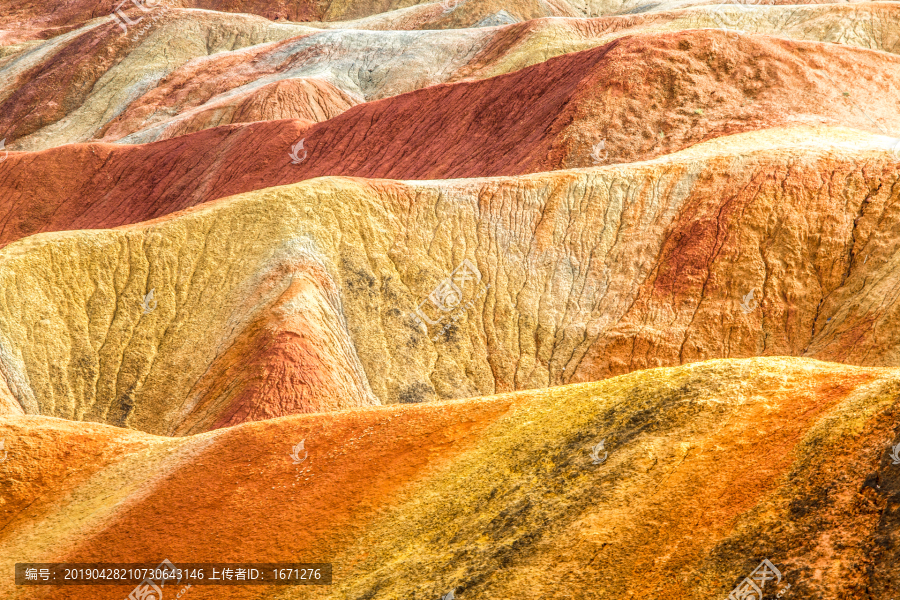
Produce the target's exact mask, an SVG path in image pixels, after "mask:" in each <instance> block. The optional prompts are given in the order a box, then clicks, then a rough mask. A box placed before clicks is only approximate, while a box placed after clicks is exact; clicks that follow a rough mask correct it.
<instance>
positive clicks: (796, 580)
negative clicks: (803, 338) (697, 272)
mask: <svg viewBox="0 0 900 600" xmlns="http://www.w3.org/2000/svg"><path fill="white" fill-rule="evenodd" d="M898 398H900V375H898V370H897V369H875V368H860V367H850V366H842V365H835V364H827V363H822V362H818V361H813V360H807V359H787V358H756V359H748V360H716V361H710V362H703V363H698V364H694V365H688V366H682V367H677V368H670V369H653V370H647V371H641V372H637V373H631V374H629V375H624V376H621V377H616V378H612V379H608V380H605V381H602V382H597V383H589V384H579V385H571V386H562V387H557V388H554V389H552V390H534V391H527V392H519V393H516V394H504V395H501V396H495V397H490V398H483V399H479V400H473V401H465V402H458V401H457V402H441V403H434V404H428V405H414V406H389V407H388V406H385V407H374V408H365V409H355V410H352V411H345V412H337V413H323V414H317V415H297V416H291V417H285V418H281V419H272V420H266V421H261V422H255V423H244V424H242V425H238V426H235V427H230V428H226V429H221V430H218V431H214V432H210V433H207V434H202V435H190V436H187V437H181V438H174V439H173V438H166V437H157V436H152V435H148V434H145V433H141V432H135V431H129V430H124V429H119V428H115V427H110V426H107V425H100V424H92V423H73V422H71V421H66V420H60V419H52V418H49V417H42V416H31V415H29V416H2V417H0V438H5V439H6V440H7V450H8V453H9V457H8V459H7V460H6V461H4V462H2V463H0V494H2V495H0V497H2V498H3V503H2V504H0V545H2V547H3V548H4V552H3V553H2V555H0V565H2V568H3V569H4V570H5V571H7V572H10V571H11V570H12V568H13V564H14V562H17V561H20V560H32V561H47V562H56V561H59V562H64V561H75V560H83V561H122V562H138V561H144V560H147V558H146V557H147V556H148V555H149V556H153V557H157V556H158V555H160V554H164V555H165V556H166V557H168V558H169V559H170V560H172V561H173V562H175V563H176V564H178V563H179V562H201V561H209V560H213V559H214V560H219V561H235V562H237V561H259V562H264V561H283V562H292V561H297V560H304V559H310V558H312V557H315V558H316V560H321V561H323V562H331V563H332V564H333V565H334V582H335V583H334V585H332V586H318V587H317V586H288V587H279V588H274V587H256V586H234V587H227V588H221V587H215V586H193V587H191V588H190V590H188V592H187V593H186V594H185V595H189V596H190V597H193V598H197V599H201V600H202V599H210V600H212V599H215V598H221V597H222V595H223V594H226V593H227V597H228V598H241V599H243V598H246V599H251V598H252V599H261V598H266V599H269V598H280V599H307V598H309V599H312V598H333V599H335V600H337V599H345V598H379V599H384V600H433V599H435V598H440V597H442V596H443V595H445V594H447V593H448V592H449V591H450V590H451V589H452V590H454V591H455V596H456V597H457V598H460V599H462V600H464V599H467V598H479V599H487V600H506V599H509V598H525V599H529V600H539V599H546V598H554V599H559V600H562V599H564V598H585V599H591V600H600V599H605V598H616V597H632V598H646V599H648V600H672V599H675V600H694V599H696V598H725V597H726V596H727V595H728V594H729V592H730V591H731V590H732V589H734V588H735V586H736V585H737V584H738V583H739V582H740V581H742V580H743V578H744V577H746V576H747V575H749V574H750V573H751V572H752V571H753V570H754V569H755V568H756V567H757V566H758V565H759V563H760V562H761V561H762V560H763V559H768V560H769V561H771V563H772V564H773V566H775V568H777V569H778V570H779V573H780V580H779V581H775V580H774V579H773V580H772V581H770V582H768V583H767V584H766V585H765V586H764V588H763V589H764V592H765V593H766V594H767V595H766V597H767V598H772V597H775V595H776V593H777V592H779V591H782V590H784V589H786V588H787V587H788V585H789V586H790V588H789V589H788V592H787V594H788V595H790V596H791V597H794V598H840V599H842V600H890V599H891V598H892V597H894V596H892V595H895V594H896V590H897V589H898V585H900V580H898V574H897V571H896V569H895V568H894V565H896V562H897V560H898V558H900V557H898V548H900V544H898V540H897V535H898V534H897V519H898V511H897V508H898V506H900V467H898V466H896V465H893V464H892V460H891V458H890V450H891V446H892V445H896V444H900V436H898V434H897V431H896V421H897V416H898V411H900V405H898ZM300 440H305V447H306V449H307V451H308V456H307V457H306V460H304V461H303V462H302V463H301V464H299V465H297V464H294V461H293V460H292V458H291V456H290V452H291V448H292V446H293V445H295V444H296V443H297V442H299V441H300ZM601 441H603V442H604V449H603V450H601V451H599V452H597V454H596V455H597V457H598V459H600V460H602V462H601V463H600V464H595V462H596V461H594V460H592V458H591V452H592V449H593V448H595V447H596V445H597V444H598V443H599V442H601ZM149 522H152V523H153V526H152V527H150V526H148V523H149ZM154 560H156V558H154ZM822 565H827V566H828V568H822ZM132 587H133V586H91V587H89V586H67V587H59V588H41V587H32V588H22V587H19V588H15V587H14V586H13V585H12V582H11V579H10V578H4V579H3V580H2V581H0V593H2V594H3V596H4V597H5V598H47V599H50V598H52V599H53V600H59V599H66V600H121V599H122V598H124V597H126V596H127V594H128V593H129V592H130V591H131V588H132ZM167 588H168V585H167ZM179 589H180V588H179V587H175V588H174V591H175V592H177V591H178V590H179ZM222 590H225V592H223V591H222ZM168 593H169V592H168V591H166V594H168Z"/></svg>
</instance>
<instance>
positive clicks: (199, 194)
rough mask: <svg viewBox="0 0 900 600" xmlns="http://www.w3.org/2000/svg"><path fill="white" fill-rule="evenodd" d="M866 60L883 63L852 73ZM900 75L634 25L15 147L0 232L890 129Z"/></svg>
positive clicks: (834, 54) (776, 46)
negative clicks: (451, 76) (325, 92)
mask: <svg viewBox="0 0 900 600" xmlns="http://www.w3.org/2000/svg"><path fill="white" fill-rule="evenodd" d="M860 69H863V70H865V71H866V72H873V73H878V74H879V75H878V77H872V78H870V79H867V78H863V79H860V78H858V77H857V76H856V72H857V70H860ZM897 80H900V57H898V56H896V55H893V54H888V53H885V52H878V51H871V50H864V49H859V48H851V47H845V46H840V45H837V44H821V43H816V42H796V41H789V40H782V39H777V38H771V37H766V36H749V35H737V34H734V33H728V34H726V33H723V32H721V31H716V30H695V31H683V32H675V33H665V34H658V35H635V36H629V37H625V38H622V39H619V40H616V41H614V42H611V43H609V44H606V45H604V46H602V47H599V48H594V49H591V50H586V51H583V52H576V53H570V54H566V55H563V56H559V57H556V58H553V59H550V60H548V61H546V62H542V63H539V64H537V65H534V66H531V67H528V68H525V69H522V70H519V71H516V72H513V73H509V74H507V75H501V76H498V77H492V78H489V79H486V80H481V81H473V82H461V83H455V84H448V85H437V86H432V87H429V88H426V89H422V90H418V91H414V92H410V93H408V94H402V95H399V96H394V97H390V98H386V99H384V100H380V101H376V102H367V103H364V104H360V105H357V106H355V107H353V108H350V109H349V110H347V111H346V112H343V113H341V114H339V115H337V116H335V117H334V118H332V119H329V120H327V121H325V122H323V123H318V124H316V125H314V126H312V127H307V125H308V122H307V121H265V122H259V123H254V124H249V125H229V126H223V127H220V128H214V129H209V130H206V131H201V132H199V133H195V134H193V135H186V136H181V137H177V138H174V139H171V140H165V141H162V142H157V143H153V144H146V145H142V146H118V145H112V144H93V143H92V144H86V145H69V146H62V147H58V148H52V149H49V150H45V151H41V152H12V153H10V154H9V157H8V159H7V160H6V161H5V162H3V163H2V164H0V216H2V219H0V245H2V244H5V243H9V242H10V241H12V240H15V239H19V238H21V237H24V236H27V235H31V234H34V233H38V232H44V231H54V230H60V229H87V228H98V227H115V226H118V225H123V224H128V223H136V222H140V221H143V220H147V219H151V218H156V217H159V216H163V215H165V214H168V213H171V212H174V211H177V210H181V209H184V208H187V207H190V206H194V205H196V204H199V203H202V202H205V201H208V200H212V199H215V198H221V197H225V196H228V195H231V194H237V193H241V192H245V191H250V190H257V189H263V188H267V187H271V186H274V185H281V184H286V183H293V182H297V181H302V180H304V179H309V178H313V177H318V176H322V175H351V176H357V177H369V178H391V179H439V178H456V177H481V176H495V175H515V174H523V173H532V172H541V171H549V170H555V169H562V168H573V167H588V166H594V165H607V164H616V163H626V162H632V161H638V160H645V159H648V158H653V157H658V156H662V155H665V154H668V153H671V152H673V151H677V150H681V149H684V148H686V147H689V146H691V145H693V144H696V143H698V142H701V141H704V140H708V139H712V138H716V137H719V136H724V135H728V134H733V133H740V132H747V131H756V130H761V129H765V128H770V127H776V126H788V125H791V126H794V125H799V124H807V125H820V124H828V125H835V126H837V125H840V126H844V127H853V128H856V129H860V130H863V131H868V132H871V133H876V134H882V133H886V132H892V131H900V116H898V115H900V99H898V97H897V95H896V94H895V93H894V88H893V83H892V82H894V81H897ZM875 119H877V121H876V120H875ZM301 141H302V142H303V143H302V148H301V147H300V146H298V144H299V143H300V142H301ZM895 141H896V142H898V143H900V139H898V140H895ZM292 149H294V154H293V155H292V154H291V151H292Z"/></svg>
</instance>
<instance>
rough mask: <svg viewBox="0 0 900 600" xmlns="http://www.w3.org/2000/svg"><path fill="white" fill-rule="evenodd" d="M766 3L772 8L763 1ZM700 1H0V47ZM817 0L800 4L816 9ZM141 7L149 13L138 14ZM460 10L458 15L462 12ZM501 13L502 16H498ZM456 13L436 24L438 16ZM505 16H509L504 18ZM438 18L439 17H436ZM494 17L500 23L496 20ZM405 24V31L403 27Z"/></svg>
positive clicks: (458, 20)
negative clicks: (177, 13) (123, 32)
mask: <svg viewBox="0 0 900 600" xmlns="http://www.w3.org/2000/svg"><path fill="white" fill-rule="evenodd" d="M763 1H764V2H765V3H766V4H774V3H776V2H771V1H770V0H763ZM704 3H705V0H663V1H662V2H656V1H652V2H648V1H647V0H587V1H582V2H575V1H572V0H553V1H552V2H544V1H542V0H517V1H516V2H512V3H498V2H497V0H467V1H466V2H463V1H462V0H444V2H435V1H430V0H429V1H421V0H370V1H368V2H361V1H354V2H351V1H350V0H325V1H315V0H165V1H163V0H153V1H146V2H141V3H137V2H122V1H121V0H71V1H69V2H66V3H64V4H62V5H60V6H58V7H55V10H52V11H48V10H46V6H45V5H44V4H43V3H41V2H36V1H34V0H31V1H22V0H2V1H0V44H4V45H8V44H15V43H23V42H24V43H27V42H28V41H30V40H38V39H48V38H51V37H53V36H57V35H60V34H64V33H66V32H69V31H71V30H73V29H75V28H78V27H81V26H83V25H84V24H85V23H88V22H90V21H91V20H92V19H101V20H104V21H105V20H111V17H110V16H108V15H112V14H113V11H114V10H117V9H118V10H120V11H122V12H123V13H124V14H125V16H126V17H127V18H128V19H131V20H137V19H142V18H143V19H146V18H147V17H148V15H147V14H146V13H147V12H156V13H159V12H166V11H172V10H177V9H179V8H187V9H205V10H207V11H211V12H221V13H247V14H252V15H259V16H262V17H265V18H266V19H273V20H279V21H284V20H290V21H296V22H311V21H318V22H320V23H316V24H317V25H321V24H322V23H321V22H326V23H327V22H334V21H345V22H349V24H350V25H351V26H354V25H355V22H354V21H352V20H359V19H366V17H371V16H373V15H387V19H386V21H387V23H389V25H387V26H386V27H383V28H386V29H401V28H402V29H408V28H410V24H409V21H410V20H412V21H413V22H414V23H416V22H418V23H417V24H418V26H419V27H420V28H422V29H445V28H450V27H472V26H481V25H484V24H485V20H487V23H491V22H495V21H497V20H499V22H500V23H502V22H504V20H505V19H509V18H512V19H519V20H526V19H535V18H540V17H598V16H602V15H609V14H629V13H643V12H647V11H662V10H673V9H677V8H679V7H684V6H691V5H695V4H700V5H702V4H704ZM821 3H822V2H820V0H813V1H812V2H800V3H799V4H821ZM140 6H143V7H144V8H147V9H155V11H153V10H150V11H148V10H143V9H141V10H139V7H140ZM461 9H462V10H461ZM501 10H502V11H504V13H505V15H503V14H501V15H497V13H498V12H500V11H501ZM453 12H458V13H459V14H456V15H452V16H453V17H454V18H452V19H446V20H440V21H441V22H438V23H434V22H432V23H428V22H427V21H428V20H429V19H431V20H432V21H439V15H441V14H442V13H444V14H447V13H453ZM395 13H401V14H402V13H411V17H412V18H410V17H407V18H406V19H405V21H406V23H404V22H403V20H399V22H398V19H397V17H396V15H395ZM506 15H508V16H506ZM436 17H438V18H436ZM498 17H499V18H498ZM504 17H505V18H504ZM404 25H405V26H404Z"/></svg>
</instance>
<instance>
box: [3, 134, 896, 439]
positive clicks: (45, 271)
mask: <svg viewBox="0 0 900 600" xmlns="http://www.w3.org/2000/svg"><path fill="white" fill-rule="evenodd" d="M889 141H890V140H886V139H885V138H877V137H874V136H868V135H865V134H860V133H858V132H852V131H849V130H833V129H821V130H816V129H807V128H800V129H795V130H770V131H765V132H759V133H755V134H748V135H745V136H735V137H732V138H727V139H720V140H716V141H714V142H709V143H707V144H703V145H700V146H697V147H695V148H693V149H691V150H688V151H685V152H683V153H680V154H675V155H672V156H670V157H666V158H665V159H659V160H656V161H649V162H644V163H635V164H631V165H623V166H618V167H607V168H598V169H582V170H571V171H557V172H554V173H545V174H537V175H529V176H519V177H510V178H495V179H473V180H457V181H440V182H438V181H435V182H398V181H378V180H361V179H348V178H322V179H316V180H310V181H307V182H304V183H300V184H295V185H292V186H286V187H279V188H271V189H268V190H264V191H259V192H252V193H247V194H244V195H240V196H234V197H230V198H227V199H222V200H220V201H217V202H214V203H210V204H207V205H205V206H203V207H198V208H196V209H192V210H190V211H186V212H183V213H179V214H176V215H171V216H169V217H166V218H163V219H157V220H155V221H151V222H147V223H143V224H139V225H134V226H129V227H126V228H120V229H116V230H99V231H82V232H70V233H55V234H42V235H38V236H33V237H31V238H27V239H25V240H22V241H20V242H16V243H13V244H11V245H9V246H7V247H5V248H4V249H2V250H0V290H2V295H0V368H2V373H3V376H4V378H5V380H6V382H7V385H8V386H9V388H10V390H11V394H12V395H13V397H14V398H15V399H16V401H17V402H18V403H19V405H20V406H21V407H22V409H23V410H25V411H26V412H28V413H30V414H35V413H40V414H45V415H54V416H59V417H63V418H69V419H77V420H92V421H101V422H106V423H111V424H116V425H127V426H130V427H135V428H137V429H141V430H144V431H148V432H151V433H167V434H171V433H175V432H182V433H183V432H187V431H196V430H197V429H196V428H197V427H199V428H201V429H202V428H203V427H207V426H213V425H215V424H218V425H221V424H233V423H234V422H235V421H234V420H233V419H232V418H231V417H229V416H228V415H234V414H236V415H259V416H260V417H262V416H276V415H278V414H290V413H292V412H306V411H314V410H316V407H317V406H318V407H320V408H321V409H325V408H326V407H327V408H332V409H333V408H341V407H347V406H348V404H342V403H341V402H349V403H350V404H349V406H357V405H365V404H370V403H374V402H381V403H394V402H419V401H424V400H433V399H436V398H462V397H472V396H481V395H486V394H490V393H494V392H504V391H512V390H518V389H529V388H543V387H549V386H555V385H560V384H563V383H570V382H581V381H595V380H598V379H601V378H604V377H608V376H610V375H617V374H620V373H625V372H629V371H632V370H636V369H643V368H647V367H653V366H660V365H674V364H680V363H687V362H693V361H697V360H702V359H707V358H716V357H742V356H753V355H794V356H810V357H816V358H823V359H827V360H833V361H840V362H845V363H850V364H862V365H887V366H895V365H900V353H898V352H900V351H898V347H900V327H898V325H900V324H898V310H900V304H898V302H897V296H896V286H895V285H894V273H895V272H896V270H897V268H898V265H897V261H898V260H900V258H898V257H900V255H898V245H900V239H898V232H900V225H898V222H897V219H898V211H897V203H898V202H900V195H898V191H897V189H898V188H897V180H898V174H900V160H898V157H897V155H896V154H895V153H893V152H889V151H888V150H887V149H888V146H887V142H889ZM151 291H153V292H154V298H153V302H148V301H147V299H146V295H147V294H148V293H149V292H151ZM148 309H150V310H149V311H148ZM417 310H418V316H417ZM282 342H284V343H289V347H290V349H289V350H284V349H283V348H282V346H281V343H282ZM261 348H262V349H265V350H261ZM258 352H263V355H258V354H257V353H258ZM271 364H275V365H279V366H278V369H279V370H278V371H277V372H278V373H280V372H281V369H284V373H285V374H284V376H283V377H282V376H281V375H278V376H274V377H273V376H270V375H264V374H269V373H271V372H272V370H271V368H270V367H267V366H266V365H271ZM291 373H293V375H292V374H291ZM369 390H371V392H370V391H369ZM340 398H343V399H344V400H342V401H340V400H338V399H340ZM310 399H316V400H314V401H313V400H310ZM248 418H249V417H248ZM240 419H241V417H238V420H240ZM204 424H205V425H204ZM185 428H187V429H185ZM192 428H193V429H192Z"/></svg>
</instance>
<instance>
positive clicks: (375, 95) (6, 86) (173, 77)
mask: <svg viewBox="0 0 900 600" xmlns="http://www.w3.org/2000/svg"><path fill="white" fill-rule="evenodd" d="M472 4H473V3H472V2H471V0H470V2H466V3H463V4H460V5H459V7H458V8H459V10H463V9H464V8H467V7H470V6H472ZM419 8H421V9H423V10H431V11H433V10H438V11H442V10H443V8H442V6H441V5H440V4H427V5H422V6H421V7H419ZM731 13H734V14H733V15H732V14H731ZM448 18H450V17H449V16H448ZM898 24H900V5H898V4H897V3H891V2H881V3H879V2H875V3H865V4H852V5H851V4H846V5H808V6H793V5H792V6H765V5H764V6H755V7H738V6H732V7H730V8H728V7H727V6H724V7H723V6H722V5H718V4H717V5H712V6H701V7H695V8H691V9H685V10H680V11H674V12H665V13H657V12H651V13H648V14H642V15H634V16H627V17H608V18H597V19H576V18H565V19H561V18H552V19H538V20H533V21H529V22H523V23H518V24H515V25H511V26H508V27H481V28H474V29H451V30H446V29H442V26H438V25H436V26H435V27H433V28H430V30H427V31H377V32H375V31H361V30H359V29H355V28H356V27H358V26H361V24H358V23H354V24H352V27H353V28H351V29H346V28H344V29H334V30H326V31H320V30H316V29H313V28H310V27H304V26H301V25H297V24H284V23H271V22H268V21H266V20H264V19H262V18H260V17H254V16H250V15H237V14H229V13H213V12H209V11H200V10H184V9H172V10H167V11H162V12H160V13H159V14H156V13H154V15H153V18H152V19H151V18H150V17H149V16H148V17H147V19H146V23H143V24H140V27H139V28H138V26H137V25H136V26H135V27H134V28H133V29H134V31H132V32H131V33H130V34H128V35H125V34H123V32H122V30H121V29H120V28H119V27H118V26H116V24H115V23H113V22H109V21H104V20H98V21H93V22H92V24H90V25H86V26H85V27H84V28H82V29H80V30H77V31H74V32H72V33H69V34H66V35H62V36H58V37H55V38H53V39H51V40H48V41H45V42H41V43H39V44H36V45H34V46H29V47H28V49H27V50H26V49H25V48H24V47H23V49H22V50H21V51H20V52H18V53H16V52H13V51H12V50H8V51H7V52H8V53H10V56H9V57H8V58H6V59H5V60H3V59H0V82H3V83H2V84H0V99H2V100H3V102H2V104H0V108H2V110H0V136H2V137H3V138H4V139H5V140H6V146H7V148H10V149H13V150H32V151H33V150H41V149H46V148H50V147H54V146H58V145H61V144H66V143H77V142H85V141H89V140H102V141H121V142H126V143H146V142H149V141H154V140H160V139H167V138H171V137H175V136H178V135H184V134H186V133H191V132H194V131H199V130H201V129H205V128H209V127H215V126H219V125H225V124H229V123H248V122H253V121H261V120H274V119H288V118H293V119H302V120H306V121H309V122H310V123H315V122H321V121H325V120H327V119H329V118H332V117H334V116H336V115H337V114H340V113H341V112H343V111H345V110H347V109H348V108H350V107H351V106H353V105H355V104H358V103H360V102H363V101H372V100H378V99H381V98H386V97H390V96H395V95H397V94H401V93H405V92H409V91H413V90H417V89H421V88H423V87H427V86H430V85H435V84H439V83H448V82H455V81H460V80H463V79H467V78H468V79H483V78H487V77H494V76H497V75H503V74H505V73H509V72H512V71H516V70H519V69H522V68H525V67H529V66H532V65H535V64H537V63H540V62H542V61H545V60H548V59H550V58H553V57H555V56H559V55H562V54H566V53H572V52H577V51H581V50H586V49H590V48H594V47H597V46H601V45H604V44H607V43H609V42H611V41H613V40H615V39H618V38H621V37H625V36H629V35H634V34H642V33H643V34H648V35H659V34H663V33H666V32H675V31H681V30H688V29H701V28H713V29H714V30H717V31H718V30H721V29H722V28H731V29H733V30H735V31H738V30H740V31H743V32H746V33H762V34H766V35H773V36H779V37H783V38H786V39H793V40H798V41H819V42H833V43H841V44H846V45H850V46H858V47H861V48H867V49H871V50H880V51H885V52H894V53H895V52H897V51H898V49H900V25H898ZM695 35H701V34H698V33H696V32H695ZM733 35H736V34H733ZM650 45H651V46H652V45H653V43H651V44H650ZM645 50H647V49H645ZM711 51H712V52H714V53H724V54H725V55H726V57H727V56H728V55H729V54H731V53H732V52H734V53H736V54H738V55H740V54H741V53H745V52H747V50H746V49H742V48H740V47H733V44H728V45H727V47H726V48H719V47H714V48H711ZM699 58H702V57H699ZM729 60H731V59H729ZM729 60H726V61H725V63H723V64H722V65H715V66H716V67H717V68H719V69H720V70H724V71H725V72H726V73H727V72H728V69H729V65H728V62H729ZM361 64H363V65H366V68H357V67H359V65H361ZM870 68H871V66H870ZM675 71H676V72H677V69H675ZM723 74H724V73H723ZM62 82H66V85H63V84H62ZM779 85H780V86H782V87H788V86H789V82H788V81H780V82H779ZM829 85H832V86H833V84H831V83H829ZM814 93H815V92H814ZM832 95H833V94H829V95H828V97H831V96H832Z"/></svg>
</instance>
